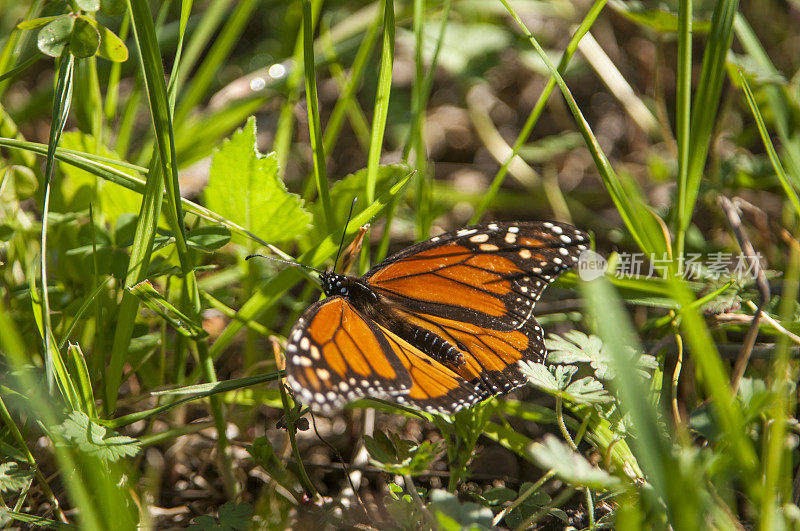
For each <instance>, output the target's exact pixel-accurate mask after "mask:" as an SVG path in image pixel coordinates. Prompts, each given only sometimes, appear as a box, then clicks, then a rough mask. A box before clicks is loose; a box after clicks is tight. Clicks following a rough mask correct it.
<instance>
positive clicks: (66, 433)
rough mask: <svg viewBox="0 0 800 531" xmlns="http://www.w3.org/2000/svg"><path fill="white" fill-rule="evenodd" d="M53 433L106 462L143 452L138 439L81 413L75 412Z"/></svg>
mask: <svg viewBox="0 0 800 531" xmlns="http://www.w3.org/2000/svg"><path fill="white" fill-rule="evenodd" d="M53 433H54V434H55V435H58V436H60V437H62V438H63V439H65V441H66V442H67V443H69V444H71V445H74V446H77V447H78V448H79V449H80V450H81V451H83V452H86V453H87V454H89V455H91V456H93V457H96V458H98V459H100V460H101V461H105V462H114V461H118V460H120V459H121V458H123V457H130V456H134V455H136V454H138V453H139V452H140V451H141V443H140V442H139V441H137V440H136V439H134V438H132V437H128V436H126V435H120V434H118V433H117V432H115V431H113V430H109V429H107V428H104V427H103V426H100V425H99V424H97V423H95V422H94V421H93V420H92V419H90V418H89V417H88V416H87V415H86V414H85V413H81V412H80V411H73V412H72V413H71V414H70V416H69V418H67V420H65V421H64V422H62V423H61V424H59V425H58V426H56V427H54V428H53Z"/></svg>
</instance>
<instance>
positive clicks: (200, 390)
mask: <svg viewBox="0 0 800 531" xmlns="http://www.w3.org/2000/svg"><path fill="white" fill-rule="evenodd" d="M283 376H284V374H283V372H282V371H278V372H271V373H267V374H260V375H258V376H247V377H245V378H235V379H233V380H226V381H223V382H215V383H209V384H200V385H190V386H187V387H182V388H180V389H171V390H167V391H159V392H155V393H153V395H154V396H182V395H190V396H183V398H180V399H178V400H175V401H174V402H170V403H168V404H163V405H161V406H158V407H155V408H152V409H147V410H144V411H137V412H136V413H131V414H129V415H125V416H123V417H117V418H115V419H108V420H100V421H99V423H100V424H102V425H103V426H106V427H108V428H113V429H119V428H122V427H123V426H128V425H130V424H133V423H134V422H138V421H140V420H145V419H148V418H150V417H153V416H155V415H158V414H159V413H163V412H164V411H168V410H170V409H172V408H174V407H176V406H179V405H181V404H185V403H186V402H191V401H193V400H199V399H201V398H206V397H209V396H212V395H215V394H218V393H224V392H227V391H233V390H236V389H242V388H244V387H248V386H250V385H257V384H261V383H267V382H274V381H276V380H279V379H280V378H282V377H283Z"/></svg>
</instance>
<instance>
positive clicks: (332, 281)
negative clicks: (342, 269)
mask: <svg viewBox="0 0 800 531" xmlns="http://www.w3.org/2000/svg"><path fill="white" fill-rule="evenodd" d="M319 279H320V282H322V291H324V292H325V295H327V296H328V297H331V296H333V295H342V296H344V297H346V296H347V295H348V288H347V286H348V283H347V277H345V276H344V275H337V274H336V273H332V272H325V273H320V275H319Z"/></svg>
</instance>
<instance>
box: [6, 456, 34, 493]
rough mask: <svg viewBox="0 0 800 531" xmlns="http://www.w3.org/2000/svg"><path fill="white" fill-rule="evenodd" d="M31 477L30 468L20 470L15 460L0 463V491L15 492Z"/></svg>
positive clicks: (23, 486)
mask: <svg viewBox="0 0 800 531" xmlns="http://www.w3.org/2000/svg"><path fill="white" fill-rule="evenodd" d="M32 477H33V472H31V471H30V470H21V469H20V468H19V465H18V464H17V462H16V461H8V462H6V463H0V492H17V491H19V490H22V489H23V488H25V485H27V484H28V481H30V479H31V478H32Z"/></svg>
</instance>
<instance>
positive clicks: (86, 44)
mask: <svg viewBox="0 0 800 531" xmlns="http://www.w3.org/2000/svg"><path fill="white" fill-rule="evenodd" d="M99 47H100V32H98V31H97V29H96V28H95V27H94V26H93V25H92V24H91V23H90V22H89V21H88V20H87V19H86V17H84V16H79V17H78V18H76V19H75V24H74V25H73V27H72V35H71V36H70V39H69V51H70V53H71V54H72V55H74V56H75V57H78V58H80V59H83V58H86V57H91V56H93V55H94V54H95V53H97V48H99Z"/></svg>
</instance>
